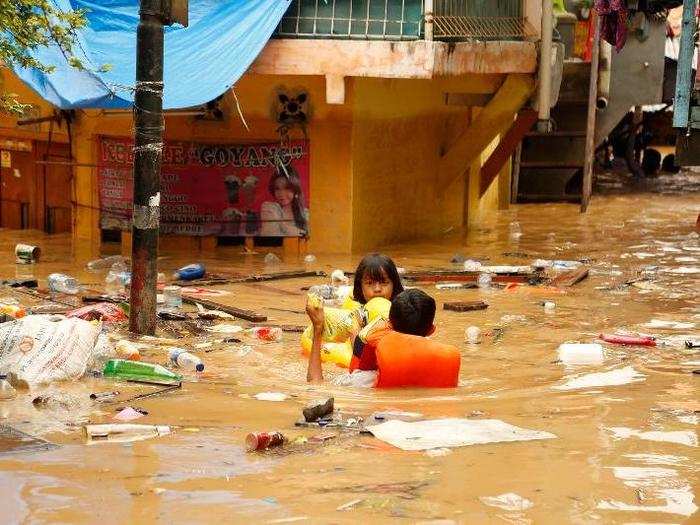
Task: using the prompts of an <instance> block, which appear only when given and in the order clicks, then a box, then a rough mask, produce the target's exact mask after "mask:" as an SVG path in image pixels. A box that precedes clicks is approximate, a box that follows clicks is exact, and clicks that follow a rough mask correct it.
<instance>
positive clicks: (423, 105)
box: [0, 74, 508, 256]
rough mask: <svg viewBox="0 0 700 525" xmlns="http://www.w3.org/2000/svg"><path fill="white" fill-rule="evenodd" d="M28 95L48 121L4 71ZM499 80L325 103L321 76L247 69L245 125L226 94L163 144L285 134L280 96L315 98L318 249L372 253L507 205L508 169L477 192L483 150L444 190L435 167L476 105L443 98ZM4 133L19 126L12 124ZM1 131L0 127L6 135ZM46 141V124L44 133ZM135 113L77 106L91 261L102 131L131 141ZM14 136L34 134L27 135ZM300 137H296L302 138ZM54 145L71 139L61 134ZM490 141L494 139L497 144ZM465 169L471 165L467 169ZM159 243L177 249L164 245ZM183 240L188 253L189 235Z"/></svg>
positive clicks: (399, 86) (79, 221) (79, 219)
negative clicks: (212, 114)
mask: <svg viewBox="0 0 700 525" xmlns="http://www.w3.org/2000/svg"><path fill="white" fill-rule="evenodd" d="M7 77H8V79H9V80H10V82H11V83H12V84H11V86H12V87H13V88H16V90H17V92H19V93H20V94H21V95H22V97H23V99H25V100H30V101H31V102H35V103H36V104H37V105H38V106H39V107H41V114H42V115H43V114H50V112H51V111H52V107H51V106H50V105H49V104H47V103H45V102H43V101H41V100H40V99H39V98H38V97H37V96H36V95H34V94H33V93H31V92H30V91H29V90H28V89H27V88H26V87H24V86H23V85H22V84H21V83H19V81H17V80H16V79H15V78H14V77H13V76H12V75H11V74H9V75H7ZM503 78H504V77H503V75H497V74H493V75H484V74H481V75H477V74H473V75H463V76H461V77H459V78H449V79H448V78H435V79H432V80H428V79H412V80H409V79H380V78H352V79H350V78H348V79H346V80H345V83H346V84H345V85H346V93H345V103H344V104H341V105H331V104H327V103H326V84H325V79H324V78H323V77H321V76H291V75H262V74H246V75H244V77H243V78H241V80H240V81H239V82H238V83H237V84H236V94H237V98H238V101H239V104H240V108H241V111H242V113H243V114H244V117H245V120H246V122H247V123H248V126H249V128H250V130H246V129H245V127H244V125H243V123H242V121H241V119H240V118H239V116H238V110H237V107H236V102H235V98H234V97H233V95H231V94H230V93H229V94H227V95H226V97H225V98H224V100H223V102H222V106H223V109H224V112H225V115H226V118H225V120H224V121H223V122H209V121H199V120H195V119H194V118H192V117H185V116H177V115H168V116H167V117H166V128H165V137H166V140H194V141H220V142H224V143H244V142H255V141H271V140H276V139H277V138H278V134H277V132H276V128H277V124H276V123H275V122H274V120H273V119H272V109H271V108H272V100H273V96H274V93H275V89H276V88H277V87H279V86H281V85H283V86H286V87H287V88H292V89H294V88H303V89H305V90H306V91H307V92H308V93H309V94H310V101H311V102H310V107H311V112H310V114H311V117H310V119H311V120H310V124H309V126H308V130H307V131H308V138H309V141H310V155H311V159H310V161H311V191H310V193H311V195H310V211H311V224H310V229H311V239H310V244H309V249H310V250H312V251H314V252H315V253H347V252H350V251H351V250H352V251H358V252H359V251H365V250H368V249H373V248H378V247H380V246H382V245H386V244H390V243H397V242H404V241H410V240H414V239H421V238H429V237H434V236H436V235H439V234H441V233H443V232H445V231H448V230H451V231H452V230H455V229H460V228H463V227H465V226H468V225H476V224H478V223H479V222H480V221H482V220H484V218H486V217H488V216H490V214H491V213H492V212H493V211H494V210H496V209H498V207H499V205H500V206H504V205H507V200H506V198H505V197H504V195H507V188H506V186H507V180H506V179H507V178H508V174H502V176H500V177H499V180H497V181H495V182H494V184H493V185H492V186H491V188H490V189H489V191H488V192H487V193H486V194H485V195H484V196H483V197H479V194H478V185H479V180H478V176H479V171H478V170H479V167H480V165H481V163H483V161H485V160H486V158H487V153H484V154H482V155H481V158H480V159H479V161H478V162H475V163H474V164H473V165H472V166H471V168H469V167H465V173H464V176H463V177H461V178H458V179H455V180H453V181H452V182H451V183H450V184H449V185H448V186H447V187H440V185H439V184H438V183H437V164H438V161H439V159H440V157H441V155H443V154H444V152H445V151H447V150H448V149H449V148H450V146H451V145H452V144H453V143H454V141H455V140H456V139H457V137H459V136H460V134H462V132H463V131H464V130H465V129H466V128H467V127H468V126H469V124H470V121H471V119H472V117H473V115H475V114H477V112H478V109H475V108H471V107H467V106H447V105H446V104H445V94H446V93H466V94H488V93H494V92H495V91H497V90H498V88H499V86H500V85H501V83H502V82H503ZM0 126H6V127H7V128H8V129H12V130H13V131H14V130H16V127H15V126H14V123H13V122H10V121H7V120H0ZM2 131H3V128H0V134H2ZM37 132H38V133H40V134H43V135H41V136H43V137H45V136H46V133H47V132H48V124H43V125H41V126H40V127H39V128H37ZM132 132H133V129H132V118H131V114H130V113H129V112H121V113H119V112H116V113H115V112H110V111H101V110H89V111H78V112H77V113H76V120H75V123H74V125H73V152H72V154H73V156H74V159H75V162H76V167H75V169H74V202H75V208H74V216H73V223H74V233H75V237H76V239H77V240H78V241H79V242H77V243H76V247H77V248H79V249H80V250H83V251H84V252H85V255H86V256H88V255H90V254H94V253H96V252H97V251H98V250H99V243H100V231H99V200H98V187H97V168H96V164H97V162H98V145H99V143H98V140H99V136H100V135H108V136H130V135H131V134H132ZM17 133H20V134H21V133H25V134H26V133H28V132H27V131H25V130H19V131H16V132H15V134H17ZM302 136H303V135H301V133H300V132H298V131H295V132H294V135H293V138H297V137H302ZM53 139H54V140H57V141H67V135H66V133H65V129H54V133H53ZM493 146H495V143H494V144H492V146H491V147H493ZM468 168H469V169H468ZM164 241H165V242H164V243H163V244H164V245H168V244H170V245H172V243H168V242H167V239H164ZM181 241H182V239H180V240H178V241H176V242H177V243H178V245H182V246H187V247H188V248H191V247H192V246H194V245H192V242H191V241H192V239H188V240H187V243H183V242H181Z"/></svg>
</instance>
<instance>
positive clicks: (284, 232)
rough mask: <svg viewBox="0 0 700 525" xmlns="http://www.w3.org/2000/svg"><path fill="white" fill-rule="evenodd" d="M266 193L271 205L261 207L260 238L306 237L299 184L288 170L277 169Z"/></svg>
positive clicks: (304, 208) (306, 223)
mask: <svg viewBox="0 0 700 525" xmlns="http://www.w3.org/2000/svg"><path fill="white" fill-rule="evenodd" d="M268 191H269V192H270V195H271V196H272V197H274V199H275V200H274V201H265V202H263V203H262V206H261V207H260V219H261V221H260V222H261V223H262V226H261V228H260V235H261V236H263V237H305V236H306V235H307V233H308V223H309V210H308V209H307V208H306V207H304V197H303V193H302V191H301V182H300V181H299V175H298V174H297V172H296V170H295V169H294V168H293V167H292V166H291V165H289V166H285V167H283V168H278V169H277V170H276V171H275V173H274V174H273V175H272V177H271V178H270V182H269V184H268Z"/></svg>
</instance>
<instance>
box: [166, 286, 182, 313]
mask: <svg viewBox="0 0 700 525" xmlns="http://www.w3.org/2000/svg"><path fill="white" fill-rule="evenodd" d="M163 302H164V303H165V307H166V308H180V307H181V306H182V288H180V287H179V286H166V287H165V288H163Z"/></svg>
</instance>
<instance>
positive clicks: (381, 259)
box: [352, 253, 403, 304]
mask: <svg viewBox="0 0 700 525" xmlns="http://www.w3.org/2000/svg"><path fill="white" fill-rule="evenodd" d="M382 270H383V271H384V272H383V273H384V274H386V277H387V278H388V279H389V280H390V281H391V283H392V284H393V285H394V290H393V291H392V292H391V300H392V301H393V300H394V297H396V296H397V295H398V294H400V293H401V292H403V284H401V277H399V271H398V270H397V269H396V265H395V264H394V261H392V260H391V258H390V257H387V256H386V255H384V254H381V253H370V254H369V255H365V256H364V257H363V258H362V260H361V261H360V264H358V265H357V269H356V270H355V284H354V287H353V290H352V294H353V296H354V297H355V300H356V301H358V302H360V303H362V304H365V303H366V302H367V301H366V300H365V295H364V294H363V293H362V279H363V278H364V277H365V276H367V277H369V278H370V279H371V280H372V281H381V280H383V279H384V275H383V274H382Z"/></svg>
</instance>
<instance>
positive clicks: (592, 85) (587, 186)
mask: <svg viewBox="0 0 700 525" xmlns="http://www.w3.org/2000/svg"><path fill="white" fill-rule="evenodd" d="M592 16H593V15H592ZM594 27H595V30H594V32H593V48H592V50H591V76H590V79H589V83H588V115H587V118H586V148H585V151H584V159H583V182H582V184H581V213H585V212H586V210H587V209H588V203H589V202H590V200H591V194H592V193H593V160H594V156H595V144H594V137H595V117H596V114H595V112H596V95H597V94H598V58H599V56H600V17H599V16H597V15H595V22H594Z"/></svg>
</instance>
